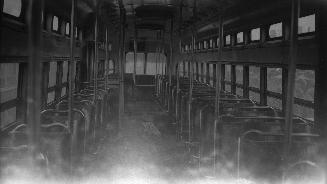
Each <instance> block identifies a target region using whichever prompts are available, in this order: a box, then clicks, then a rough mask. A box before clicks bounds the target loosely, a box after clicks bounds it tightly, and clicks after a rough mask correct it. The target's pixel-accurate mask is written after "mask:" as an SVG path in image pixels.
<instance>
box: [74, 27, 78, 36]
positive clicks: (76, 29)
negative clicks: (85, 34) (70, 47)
mask: <svg viewBox="0 0 327 184" xmlns="http://www.w3.org/2000/svg"><path fill="white" fill-rule="evenodd" d="M75 38H78V28H77V27H75Z"/></svg>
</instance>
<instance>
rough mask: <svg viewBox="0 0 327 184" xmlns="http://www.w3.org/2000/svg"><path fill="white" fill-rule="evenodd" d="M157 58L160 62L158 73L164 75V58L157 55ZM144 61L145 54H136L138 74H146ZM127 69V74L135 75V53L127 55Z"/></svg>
mask: <svg viewBox="0 0 327 184" xmlns="http://www.w3.org/2000/svg"><path fill="white" fill-rule="evenodd" d="M156 57H157V61H158V73H162V67H163V62H164V60H163V59H164V58H163V57H162V55H161V54H160V55H158V54H157V56H156ZM144 60H145V55H144V53H137V54H136V74H144ZM159 66H160V67H159ZM125 67H126V70H125V71H126V73H134V52H129V53H127V54H126V66H125ZM149 72H150V71H149ZM154 72H155V71H154ZM150 73H151V72H150Z"/></svg>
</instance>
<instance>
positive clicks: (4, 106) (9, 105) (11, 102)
mask: <svg viewBox="0 0 327 184" xmlns="http://www.w3.org/2000/svg"><path fill="white" fill-rule="evenodd" d="M18 103H19V101H18V99H17V98H15V99H13V100H9V101H7V102H4V103H1V104H0V112H4V111H6V110H8V109H11V108H13V107H16V106H17V105H18Z"/></svg>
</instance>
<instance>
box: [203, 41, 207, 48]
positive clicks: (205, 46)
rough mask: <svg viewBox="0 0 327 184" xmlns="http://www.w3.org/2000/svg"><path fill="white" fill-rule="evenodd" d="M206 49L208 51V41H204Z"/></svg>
mask: <svg viewBox="0 0 327 184" xmlns="http://www.w3.org/2000/svg"><path fill="white" fill-rule="evenodd" d="M203 46H204V49H208V41H207V40H204V42H203Z"/></svg>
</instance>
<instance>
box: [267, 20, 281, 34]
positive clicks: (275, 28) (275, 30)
mask: <svg viewBox="0 0 327 184" xmlns="http://www.w3.org/2000/svg"><path fill="white" fill-rule="evenodd" d="M282 36H283V23H281V22H280V23H277V24H272V25H270V27H269V38H278V37H282Z"/></svg>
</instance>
